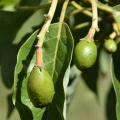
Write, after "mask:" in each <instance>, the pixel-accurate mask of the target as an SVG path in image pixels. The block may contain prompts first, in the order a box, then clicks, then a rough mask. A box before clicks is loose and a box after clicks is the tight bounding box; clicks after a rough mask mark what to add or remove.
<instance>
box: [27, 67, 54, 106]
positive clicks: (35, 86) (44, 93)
mask: <svg viewBox="0 0 120 120" xmlns="http://www.w3.org/2000/svg"><path fill="white" fill-rule="evenodd" d="M27 91H28V95H29V98H30V100H31V102H32V103H33V105H34V106H35V107H44V106H47V105H48V104H49V103H51V102H52V100H53V97H54V93H55V91H54V84H53V81H52V78H51V76H50V75H49V73H48V72H47V70H46V69H44V68H43V69H41V70H40V69H39V67H37V66H35V67H34V68H33V70H32V72H31V73H30V76H29V78H28V83H27Z"/></svg>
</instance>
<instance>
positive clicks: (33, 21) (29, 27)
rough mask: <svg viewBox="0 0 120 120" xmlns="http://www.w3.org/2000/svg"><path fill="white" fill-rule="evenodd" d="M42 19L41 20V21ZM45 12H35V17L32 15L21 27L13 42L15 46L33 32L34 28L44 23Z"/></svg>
mask: <svg viewBox="0 0 120 120" xmlns="http://www.w3.org/2000/svg"><path fill="white" fill-rule="evenodd" d="M40 18H41V19H40ZM43 20H44V19H43V11H42V10H38V11H37V12H35V13H34V14H33V15H31V16H30V17H29V18H28V19H27V20H26V21H25V22H24V23H23V24H22V26H21V28H20V29H19V31H18V32H17V34H16V37H15V39H14V41H13V44H18V43H19V42H21V40H22V39H23V37H24V36H25V35H26V34H28V33H31V32H33V28H34V27H36V26H38V25H40V24H41V23H42V22H43Z"/></svg>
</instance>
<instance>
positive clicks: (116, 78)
mask: <svg viewBox="0 0 120 120" xmlns="http://www.w3.org/2000/svg"><path fill="white" fill-rule="evenodd" d="M111 74H112V82H113V86H114V90H115V93H116V98H117V104H116V114H117V120H120V44H118V50H117V52H116V53H115V54H114V55H113V56H112V62H111Z"/></svg>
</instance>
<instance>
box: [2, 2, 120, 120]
mask: <svg viewBox="0 0 120 120" xmlns="http://www.w3.org/2000/svg"><path fill="white" fill-rule="evenodd" d="M0 5H1V9H2V12H0V14H4V16H8V19H10V22H13V23H14V24H15V25H16V26H15V30H11V31H12V32H14V31H15V36H14V38H13V40H12V44H14V45H16V46H20V47H19V51H18V55H17V62H16V66H15V70H14V90H13V98H12V99H13V104H14V105H15V107H16V108H17V110H18V113H19V115H20V118H21V120H27V119H29V120H66V119H68V118H69V117H67V115H68V116H69V109H71V101H72V98H70V96H69V93H70V92H69V89H68V88H72V90H73V92H72V94H71V96H74V90H75V87H74V85H73V84H74V83H75V81H76V85H77V82H78V81H77V80H76V79H75V78H76V77H79V79H84V80H85V81H86V80H87V81H89V82H87V87H88V88H90V89H92V90H93V91H94V93H95V94H96V96H98V101H100V100H99V99H100V97H99V95H98V94H99V90H98V88H99V87H96V86H99V84H97V85H96V83H95V82H96V80H97V78H98V76H95V75H96V74H94V72H95V71H99V73H102V74H104V75H105V74H106V72H107V73H109V72H111V78H110V79H112V85H113V87H114V91H115V94H116V118H117V120H120V93H119V89H120V83H119V80H120V62H119V60H120V43H119V42H120V37H119V36H120V5H119V1H117V0H116V1H112V0H99V1H98V0H81V1H77V0H76V1H74V0H73V1H71V0H51V1H49V0H34V1H31V0H1V1H0ZM3 31H4V29H3ZM21 43H22V45H21ZM103 54H104V58H101V55H103ZM106 56H108V57H106ZM105 61H107V62H108V63H109V66H110V71H106V64H104V63H105ZM109 61H110V62H109ZM75 66H76V67H75ZM73 67H74V72H73V73H71V71H72V69H73ZM93 71H94V72H93ZM72 74H74V75H73V76H74V77H71V76H72ZM109 75H110V74H109ZM89 76H90V77H89ZM91 76H93V80H92V81H91ZM95 79H96V80H95ZM68 86H69V87H68ZM104 87H105V86H104ZM105 101H107V100H105ZM68 103H69V104H68ZM76 109H77V106H76ZM81 109H82V108H81ZM86 114H87V113H86Z"/></svg>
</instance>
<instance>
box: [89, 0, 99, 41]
mask: <svg viewBox="0 0 120 120" xmlns="http://www.w3.org/2000/svg"><path fill="white" fill-rule="evenodd" d="M89 2H90V3H91V5H92V13H93V19H92V25H91V28H90V30H89V32H88V35H87V37H88V38H89V39H90V40H92V39H93V37H94V35H95V32H96V31H99V28H98V11H97V3H96V0H89Z"/></svg>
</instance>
